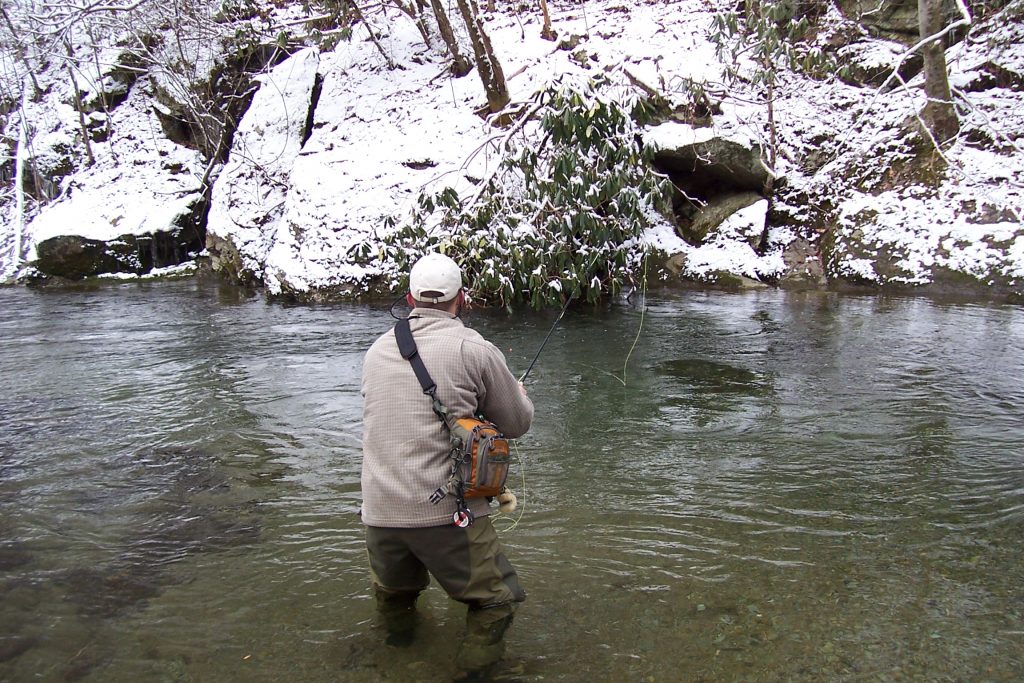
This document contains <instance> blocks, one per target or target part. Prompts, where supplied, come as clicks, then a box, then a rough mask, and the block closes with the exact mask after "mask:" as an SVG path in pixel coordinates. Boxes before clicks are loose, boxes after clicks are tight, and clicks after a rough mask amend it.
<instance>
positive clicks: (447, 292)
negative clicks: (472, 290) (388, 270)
mask: <svg viewBox="0 0 1024 683" xmlns="http://www.w3.org/2000/svg"><path fill="white" fill-rule="evenodd" d="M465 296H466V295H465V293H464V292H463V291H462V270H461V269H460V268H459V264H457V263H456V262H455V261H453V260H452V259H450V258H448V257H447V256H445V255H444V254H439V253H437V252H431V253H429V254H427V255H426V256H424V257H423V258H421V259H420V260H419V261H417V262H416V263H415V264H414V265H413V267H412V270H410V271H409V294H408V295H407V299H408V302H409V305H410V306H412V307H413V308H436V309H439V310H442V311H448V312H449V313H456V314H457V313H458V312H459V309H460V308H462V304H463V303H464V302H465Z"/></svg>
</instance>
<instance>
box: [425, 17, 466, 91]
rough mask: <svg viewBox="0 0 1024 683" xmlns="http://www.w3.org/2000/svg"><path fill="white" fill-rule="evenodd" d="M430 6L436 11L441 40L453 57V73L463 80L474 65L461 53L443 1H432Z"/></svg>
mask: <svg viewBox="0 0 1024 683" xmlns="http://www.w3.org/2000/svg"><path fill="white" fill-rule="evenodd" d="M430 6H431V7H432V8H433V10H434V18H435V19H437V30H438V31H440V33H441V40H443V41H444V44H445V46H446V47H447V48H448V53H449V54H450V55H451V56H452V73H453V74H455V77H456V78H462V77H463V76H465V75H466V74H468V73H469V70H470V69H472V68H473V65H472V64H470V63H469V60H468V59H466V58H465V57H464V56H463V54H462V53H461V52H460V51H459V41H458V40H457V39H456V38H455V31H453V30H452V24H451V22H450V21H448V15H447V14H445V11H444V6H443V5H441V0H430Z"/></svg>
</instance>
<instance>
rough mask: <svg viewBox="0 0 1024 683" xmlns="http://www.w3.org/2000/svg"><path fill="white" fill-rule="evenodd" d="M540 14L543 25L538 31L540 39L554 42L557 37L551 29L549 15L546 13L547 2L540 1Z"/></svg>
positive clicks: (545, 0) (546, 0)
mask: <svg viewBox="0 0 1024 683" xmlns="http://www.w3.org/2000/svg"><path fill="white" fill-rule="evenodd" d="M540 13H541V15H542V16H543V17H544V24H543V26H542V27H541V29H540V37H541V38H543V39H544V40H554V39H555V38H557V37H558V34H557V33H555V30H554V29H553V28H551V14H550V13H549V12H548V0H540Z"/></svg>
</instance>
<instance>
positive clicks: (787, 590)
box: [0, 279, 1024, 683]
mask: <svg viewBox="0 0 1024 683" xmlns="http://www.w3.org/2000/svg"><path fill="white" fill-rule="evenodd" d="M555 317H556V312H545V313H537V314H534V313H521V314H516V315H515V316H512V317H509V316H507V315H506V314H505V313H504V312H494V311H474V312H471V313H470V314H469V315H468V316H467V319H468V323H469V324H470V325H471V326H473V327H474V328H476V329H478V330H480V331H481V332H482V333H483V334H484V335H485V336H486V337H488V338H490V339H492V340H494V341H495V342H496V343H497V344H498V345H499V346H500V347H501V349H502V350H503V351H504V352H505V353H506V355H507V357H508V359H509V364H510V366H511V367H512V368H513V370H514V371H517V372H522V371H523V370H524V369H525V367H526V366H527V365H528V364H529V362H530V359H531V358H532V356H533V354H534V352H535V351H536V349H537V348H538V346H539V344H540V342H541V340H542V339H543V338H544V335H545V334H546V333H547V331H548V328H549V327H550V325H551V323H552V322H553V321H554V320H555ZM392 324H393V321H392V320H391V318H390V317H389V316H388V313H387V308H386V306H381V305H361V304H337V305H320V306H289V305H283V304H280V303H267V302H266V301H264V300H263V299H262V298H261V297H259V296H256V295H253V294H251V293H247V292H245V291H244V290H240V289H237V288H234V287H230V286H227V285H221V284H217V283H211V282H208V281H204V280H202V279H196V280H185V281H178V282H148V283H147V282H141V283H126V284H115V285H104V286H100V287H96V288H91V289H83V290H81V291H37V290H28V289H3V290H0V377H2V382H3V384H2V387H0V680H4V681H104V682H107V683H117V682H122V681H123V682H129V681H131V682H138V681H201V682H206V681H302V682H309V683H318V682H321V681H342V682H348V681H353V682H361V681H436V680H449V679H450V677H451V674H452V672H453V668H454V662H453V658H454V653H455V649H456V647H457V643H458V640H459V636H460V631H461V627H462V621H463V615H464V608H463V607H461V606H460V605H458V604H456V603H452V602H450V601H449V600H447V598H446V597H445V596H444V595H443V594H442V593H441V591H440V589H438V588H437V587H436V586H434V587H433V588H431V589H430V590H429V591H428V592H427V593H426V594H425V595H424V598H422V599H421V612H422V625H421V627H420V630H419V633H418V640H417V642H416V643H415V644H414V645H413V647H411V648H409V649H403V650H396V649H393V648H389V647H386V646H384V645H383V643H382V640H383V638H382V634H381V631H380V628H379V626H378V625H377V623H376V621H375V619H374V607H373V602H372V600H371V599H370V595H369V592H368V576H367V568H366V558H365V551H364V548H363V540H362V529H361V527H360V524H359V522H358V519H357V517H356V511H357V509H358V505H359V467H360V432H361V427H360V410H361V403H360V396H359V377H360V364H361V359H362V354H363V352H364V350H365V349H366V348H367V346H368V345H369V344H370V342H371V341H372V340H373V339H374V338H375V337H376V336H378V335H379V334H381V333H382V332H384V331H385V330H386V329H388V327H389V326H390V325H392ZM1022 380H1024V309H1021V308H1020V307H1012V306H998V305H981V304H964V303H948V302H941V301H936V300H932V299H925V298H897V297H874V296H870V297H857V296H841V295H838V294H832V293H820V292H815V293H785V292H779V291H762V292H753V293H742V294H729V293H720V292H659V293H657V294H651V295H650V296H649V297H648V298H647V301H646V305H643V302H642V300H641V299H640V297H636V298H634V299H633V300H630V301H625V300H624V301H619V302H616V303H614V304H613V305H610V306H606V307H599V308H591V307H586V306H582V307H579V308H574V309H572V310H570V311H569V312H568V313H567V314H566V316H565V318H564V319H563V320H562V322H561V324H560V325H559V327H558V328H557V329H556V330H555V332H554V334H553V335H552V337H551V340H550V341H549V343H548V346H547V348H546V350H545V351H544V354H543V355H542V356H541V358H540V360H539V362H538V363H537V366H536V368H535V369H534V371H533V373H532V374H531V376H530V378H529V380H528V382H527V387H528V389H529V391H530V394H531V396H532V397H533V399H534V401H535V404H536V407H537V418H536V422H535V425H534V428H533V430H532V431H531V432H530V434H528V435H527V436H526V437H525V438H523V439H521V440H520V442H519V445H518V453H519V458H520V465H519V466H518V467H517V468H516V470H515V471H514V474H513V476H512V480H513V486H514V488H515V489H517V491H518V493H519V496H520V500H521V502H522V503H523V509H522V512H523V514H522V515H521V516H520V514H519V511H517V512H516V513H515V514H513V515H511V516H507V517H499V518H497V519H496V522H495V523H496V525H497V526H498V527H499V529H501V530H502V532H501V534H502V539H503V542H504V544H505V545H506V548H507V551H508V554H509V556H510V558H511V559H512V561H513V563H514V564H516V566H517V568H518V569H519V572H520V575H521V578H522V581H523V583H524V586H525V587H526V589H527V591H528V593H529V600H528V601H527V602H526V603H525V604H524V605H523V607H522V609H521V610H520V611H519V613H518V614H517V617H516V623H515V625H514V626H513V629H512V630H511V631H510V633H509V638H508V657H507V666H508V670H509V671H510V672H511V673H512V674H514V677H515V679H516V680H522V681H542V680H543V681H650V682H657V683H660V682H668V681H708V682H712V681H808V682H811V681H899V680H904V681H1020V680H1024V542H1022V533H1021V532H1022V528H1024V383H1022Z"/></svg>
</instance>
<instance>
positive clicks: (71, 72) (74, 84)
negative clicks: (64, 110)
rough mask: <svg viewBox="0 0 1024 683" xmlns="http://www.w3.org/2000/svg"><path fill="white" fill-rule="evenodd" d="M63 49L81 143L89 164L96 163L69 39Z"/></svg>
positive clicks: (100, 96)
mask: <svg viewBox="0 0 1024 683" xmlns="http://www.w3.org/2000/svg"><path fill="white" fill-rule="evenodd" d="M64 49H65V50H67V53H68V62H67V67H68V78H70V79H71V91H72V92H73V93H74V94H75V110H76V111H77V112H78V128H79V130H80V131H81V132H82V144H83V145H85V156H86V159H87V160H88V161H89V166H92V165H93V164H94V163H96V158H95V157H94V156H93V155H92V142H90V139H89V127H88V126H87V125H86V124H85V107H84V105H83V104H82V91H81V90H79V89H78V79H77V78H75V63H74V50H72V49H71V41H70V40H68V39H66V38H65V39H64ZM98 97H99V98H100V99H103V94H102V93H100V94H99V95H98Z"/></svg>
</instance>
